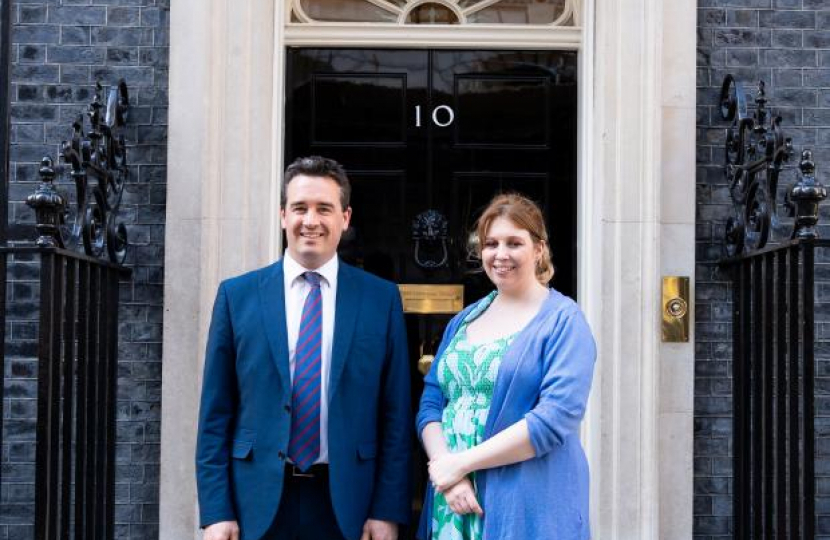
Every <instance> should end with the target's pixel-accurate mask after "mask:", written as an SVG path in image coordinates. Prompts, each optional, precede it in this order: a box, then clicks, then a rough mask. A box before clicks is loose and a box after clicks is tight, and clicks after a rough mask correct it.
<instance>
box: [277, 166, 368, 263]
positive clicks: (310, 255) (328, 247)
mask: <svg viewBox="0 0 830 540" xmlns="http://www.w3.org/2000/svg"><path fill="white" fill-rule="evenodd" d="M351 215H352V209H351V208H345V209H344V208H343V207H341V206H340V186H338V185H337V182H335V181H334V180H332V179H331V178H328V177H320V176H305V175H298V176H295V177H294V178H293V179H292V180H291V182H289V183H288V187H287V188H286V193H285V205H284V206H283V209H282V210H280V217H281V218H282V228H283V229H285V235H286V238H287V240H288V253H290V254H291V257H293V258H294V260H296V261H297V262H298V263H300V264H301V265H303V266H304V267H305V268H308V269H311V270H313V269H316V268H319V267H320V266H322V265H323V264H325V263H326V262H328V260H329V259H331V258H332V257H334V255H335V253H336V252H337V244H338V243H339V242H340V237H341V236H342V235H343V231H345V230H346V228H347V227H348V226H349V219H350V218H351Z"/></svg>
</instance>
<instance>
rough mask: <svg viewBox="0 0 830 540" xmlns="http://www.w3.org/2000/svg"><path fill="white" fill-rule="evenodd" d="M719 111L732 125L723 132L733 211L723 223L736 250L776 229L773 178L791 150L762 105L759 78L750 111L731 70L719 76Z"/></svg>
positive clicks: (749, 247)
mask: <svg viewBox="0 0 830 540" xmlns="http://www.w3.org/2000/svg"><path fill="white" fill-rule="evenodd" d="M720 109H721V116H722V117H723V119H724V120H726V121H731V122H732V125H731V126H730V127H729V128H728V129H727V136H726V178H727V181H728V183H729V191H730V194H731V196H732V202H733V206H734V209H735V215H734V216H733V217H731V218H729V220H728V221H727V223H726V238H725V240H726V252H727V255H728V256H730V257H731V256H735V255H738V254H740V253H743V252H748V251H753V250H757V249H760V248H762V247H764V246H765V245H766V243H767V241H768V240H769V239H770V230H771V229H774V230H777V229H779V226H780V225H779V218H778V212H777V204H776V202H777V196H778V178H779V175H780V174H781V171H782V169H783V164H784V162H786V161H787V160H788V159H789V158H790V156H791V155H792V152H793V149H792V140H791V139H790V138H789V137H784V134H783V131H782V129H781V117H780V116H776V115H774V114H771V113H770V112H769V111H768V110H767V98H766V91H765V86H764V82H763V81H761V82H760V83H759V84H758V92H757V94H756V96H755V111H754V113H753V114H752V116H750V115H749V112H748V107H747V99H746V92H745V91H744V88H743V85H742V84H741V83H740V82H738V81H736V80H735V79H734V77H732V75H727V76H726V77H725V78H724V81H723V85H722V86H721V95H720Z"/></svg>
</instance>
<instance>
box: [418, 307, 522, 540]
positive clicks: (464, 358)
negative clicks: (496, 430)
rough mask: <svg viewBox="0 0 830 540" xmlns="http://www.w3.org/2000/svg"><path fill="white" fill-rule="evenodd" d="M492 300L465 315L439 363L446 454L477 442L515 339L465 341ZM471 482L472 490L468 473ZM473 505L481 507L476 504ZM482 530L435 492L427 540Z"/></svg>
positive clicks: (455, 539)
mask: <svg viewBox="0 0 830 540" xmlns="http://www.w3.org/2000/svg"><path fill="white" fill-rule="evenodd" d="M495 297H496V292H495V291H493V292H492V293H490V294H489V295H488V296H487V298H486V299H485V301H484V302H482V303H481V306H480V307H479V308H476V309H475V310H473V311H472V312H470V313H469V314H468V315H467V317H466V318H465V320H464V322H463V323H461V326H460V327H459V329H458V331H457V332H456V333H455V336H453V338H452V341H451V342H450V344H449V345H448V346H447V349H446V351H445V352H444V354H443V357H442V358H441V360H440V361H441V364H440V368H439V370H438V374H437V375H438V383H439V384H440V385H441V390H442V391H443V392H444V395H445V396H446V397H447V400H448V402H447V406H446V407H445V408H444V414H443V417H442V419H441V429H442V431H443V432H444V439H445V440H446V442H447V447H448V448H449V449H450V451H451V452H460V451H462V450H466V449H468V448H472V447H473V446H476V445H477V444H479V443H481V441H482V440H483V438H484V427H485V425H486V423H487V413H488V412H489V410H490V403H491V402H492V400H493V387H494V386H495V384H496V375H497V374H498V371H499V365H500V364H501V359H502V356H503V355H504V351H505V350H506V349H507V347H508V345H510V342H511V341H512V340H513V337H514V336H515V335H516V334H513V335H510V336H507V337H503V338H499V339H496V340H493V341H488V342H484V343H470V342H469V341H468V338H467V325H469V324H470V323H471V322H472V321H473V320H475V319H476V318H477V317H478V316H479V315H481V314H482V313H483V312H484V311H485V310H486V309H487V308H488V307H489V306H490V304H491V303H492V302H493V299H494V298H495ZM471 480H472V482H473V485H474V486H475V475H474V474H473V475H471ZM478 502H479V504H483V501H481V500H479V501H478ZM485 511H486V509H485ZM483 530H484V528H483V522H482V517H480V516H478V515H476V514H465V515H463V516H459V515H458V514H455V513H454V512H453V511H452V510H451V509H450V507H449V506H448V505H447V500H446V499H445V498H444V495H443V494H440V493H436V494H435V499H434V501H433V508H432V540H481V537H482V533H483Z"/></svg>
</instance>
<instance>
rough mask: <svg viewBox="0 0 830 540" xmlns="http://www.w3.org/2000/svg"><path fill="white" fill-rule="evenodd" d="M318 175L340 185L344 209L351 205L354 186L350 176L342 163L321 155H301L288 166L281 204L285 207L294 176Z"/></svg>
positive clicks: (281, 194)
mask: <svg viewBox="0 0 830 540" xmlns="http://www.w3.org/2000/svg"><path fill="white" fill-rule="evenodd" d="M299 175H303V176H316V177H318V178H319V177H322V178H330V179H332V180H334V182H335V183H336V184H337V185H338V187H340V205H341V206H342V207H343V210H345V209H346V208H348V207H349V199H350V198H351V195H352V186H351V184H350V183H349V177H348V176H346V170H345V169H344V168H343V166H342V165H341V164H339V163H338V162H336V161H335V160H333V159H329V158H324V157H321V156H308V157H301V158H297V159H295V160H294V163H292V164H291V165H289V166H288V168H287V169H286V170H285V178H284V179H283V182H282V191H281V193H280V205H281V206H282V207H283V208H285V201H286V192H287V190H288V184H289V183H290V182H291V180H293V179H294V177H296V176H299Z"/></svg>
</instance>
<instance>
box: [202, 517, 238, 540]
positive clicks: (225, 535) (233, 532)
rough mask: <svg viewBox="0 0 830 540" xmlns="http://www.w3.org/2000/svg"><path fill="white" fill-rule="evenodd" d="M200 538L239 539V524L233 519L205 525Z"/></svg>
mask: <svg viewBox="0 0 830 540" xmlns="http://www.w3.org/2000/svg"><path fill="white" fill-rule="evenodd" d="M202 540H239V525H237V523H236V522H235V521H220V522H218V523H214V524H213V525H208V526H207V527H205V534H204V536H202Z"/></svg>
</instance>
